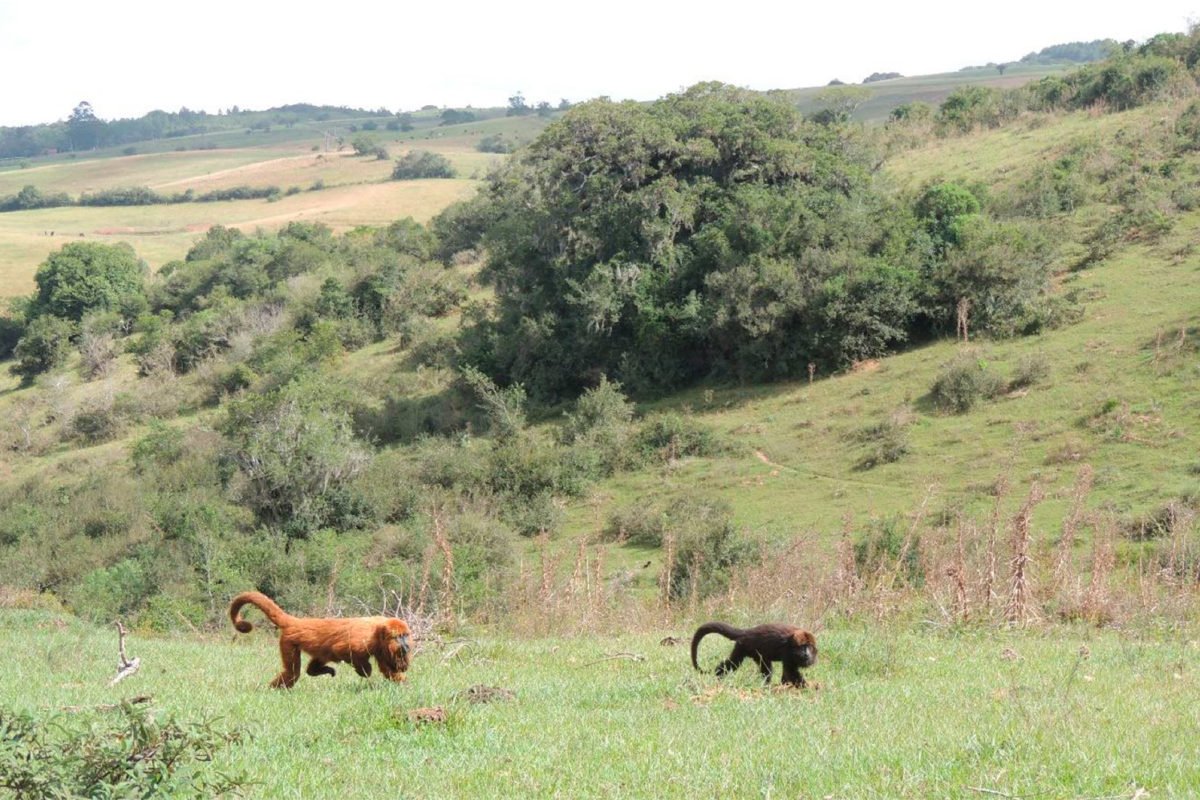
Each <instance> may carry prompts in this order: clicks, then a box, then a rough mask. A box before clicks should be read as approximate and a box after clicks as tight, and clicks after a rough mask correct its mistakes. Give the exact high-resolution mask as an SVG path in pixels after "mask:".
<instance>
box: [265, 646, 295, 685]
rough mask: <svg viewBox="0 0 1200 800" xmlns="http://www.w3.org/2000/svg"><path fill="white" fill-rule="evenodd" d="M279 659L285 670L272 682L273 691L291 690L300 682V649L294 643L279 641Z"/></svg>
mask: <svg viewBox="0 0 1200 800" xmlns="http://www.w3.org/2000/svg"><path fill="white" fill-rule="evenodd" d="M279 657H280V658H281V659H282V660H283V670H282V671H281V672H280V673H279V674H278V675H276V676H275V680H273V681H271V688H272V689H290V688H292V687H293V686H295V685H296V681H298V680H300V648H299V646H297V645H295V644H293V643H292V642H288V641H284V640H282V639H281V640H280V641H279Z"/></svg>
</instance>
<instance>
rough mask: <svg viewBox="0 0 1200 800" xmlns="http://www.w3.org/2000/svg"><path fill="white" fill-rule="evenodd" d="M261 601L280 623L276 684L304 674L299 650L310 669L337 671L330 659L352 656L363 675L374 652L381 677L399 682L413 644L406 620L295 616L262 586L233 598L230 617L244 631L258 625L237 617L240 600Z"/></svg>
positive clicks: (368, 672) (347, 659) (261, 607)
mask: <svg viewBox="0 0 1200 800" xmlns="http://www.w3.org/2000/svg"><path fill="white" fill-rule="evenodd" d="M246 604H250V605H253V606H257V607H258V609H259V610H260V611H262V612H263V613H264V614H266V615H267V619H269V620H271V622H273V623H274V624H275V626H276V627H277V628H279V655H280V657H281V658H282V659H283V670H282V671H281V672H280V673H279V674H278V675H276V676H275V679H274V680H273V681H271V687H272V688H274V689H281V688H282V689H290V688H292V687H293V686H294V685H295V684H296V681H298V680H300V653H301V651H303V652H305V653H308V655H309V656H310V658H309V662H308V668H307V669H306V670H305V672H307V673H308V674H309V675H314V676H315V675H334V674H335V672H334V669H333V667H331V666H329V663H330V662H332V661H342V662H349V663H350V664H351V665H352V666H353V667H354V671H355V672H357V673H358V674H359V675H361V676H362V677H364V678H368V677H370V675H371V657H372V656H374V657H375V663H376V664H378V665H379V671H380V672H382V673H383V677H385V678H387V679H388V680H390V681H396V682H401V681H403V680H404V673H405V671H406V670H407V669H408V664H409V651H410V650H411V648H412V641H411V633H410V631H409V629H408V624H407V623H406V622H405V621H404V620H402V619H395V618H394V617H351V618H347V619H332V618H323V617H293V616H292V615H291V614H289V613H287V612H286V611H284V610H283V609H282V608H280V607H279V606H278V605H277V604H276V603H275V601H274V600H272V599H271V598H269V597H267V596H266V595H265V594H263V593H262V592H242V593H241V594H239V595H238V596H237V597H235V598H233V602H231V603H230V604H229V619H230V621H231V622H233V627H235V628H237V629H238V630H239V631H241V632H242V633H249V632H250V631H251V630H253V629H254V626H253V625H251V624H250V623H249V622H247V621H246V620H244V619H239V618H238V612H239V611H241V610H242V606H244V605H246Z"/></svg>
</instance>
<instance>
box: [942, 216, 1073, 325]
mask: <svg viewBox="0 0 1200 800" xmlns="http://www.w3.org/2000/svg"><path fill="white" fill-rule="evenodd" d="M956 236H957V245H956V246H955V247H954V248H952V249H951V250H949V251H947V253H946V258H945V261H944V262H943V263H942V264H941V266H940V268H939V269H938V272H937V274H936V275H935V276H934V288H935V292H936V296H937V297H938V298H939V300H938V304H939V306H940V308H941V309H942V311H943V312H944V313H945V315H946V316H947V317H949V316H950V315H951V314H953V313H954V312H953V310H954V308H955V307H956V306H957V304H958V302H959V301H960V300H962V299H963V298H966V299H967V300H968V301H970V319H971V330H972V331H979V332H980V333H988V334H991V335H995V336H1012V335H1016V334H1021V333H1031V332H1034V331H1035V330H1036V329H1037V328H1038V326H1039V324H1040V322H1039V320H1040V316H1039V313H1038V311H1039V305H1040V304H1041V303H1042V302H1043V301H1044V299H1045V293H1046V289H1047V287H1048V286H1049V282H1050V258H1051V255H1052V253H1053V249H1052V247H1051V244H1050V241H1049V240H1048V239H1047V238H1046V236H1045V234H1044V232H1043V231H1042V230H1040V229H1039V228H1037V227H1034V226H1030V225H1023V224H1015V223H998V222H992V221H991V220H988V219H987V218H985V217H983V216H980V215H972V216H968V217H966V218H965V219H964V220H963V222H962V224H961V226H960V227H959V229H958V231H957V233H956Z"/></svg>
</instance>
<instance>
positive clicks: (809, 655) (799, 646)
mask: <svg viewBox="0 0 1200 800" xmlns="http://www.w3.org/2000/svg"><path fill="white" fill-rule="evenodd" d="M794 639H795V648H796V660H797V661H798V662H799V663H800V666H801V667H811V666H812V665H813V664H815V663H817V640H816V639H814V638H813V635H812V634H811V633H809V632H808V631H800V632H798V633H796V634H795V637H794Z"/></svg>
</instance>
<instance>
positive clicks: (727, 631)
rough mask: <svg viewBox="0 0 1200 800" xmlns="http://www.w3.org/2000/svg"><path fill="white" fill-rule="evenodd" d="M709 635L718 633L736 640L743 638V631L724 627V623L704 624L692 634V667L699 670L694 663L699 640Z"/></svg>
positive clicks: (729, 626)
mask: <svg viewBox="0 0 1200 800" xmlns="http://www.w3.org/2000/svg"><path fill="white" fill-rule="evenodd" d="M710 633H719V634H721V635H722V636H724V637H725V638H726V639H735V640H736V639H737V638H738V637H739V636H744V635H745V633H746V632H745V631H744V630H742V629H741V628H735V627H733V626H732V625H726V624H725V623H724V622H706V623H704V624H703V625H701V626H700V627H699V628H696V632H695V633H694V634H692V666H693V667H695V668H696V669H700V664H699V663H698V662H697V661H696V651H698V650H699V649H700V640H701V639H703V638H704V637H705V636H708V635H709V634H710Z"/></svg>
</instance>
